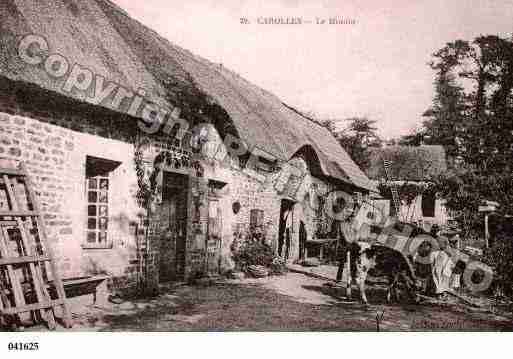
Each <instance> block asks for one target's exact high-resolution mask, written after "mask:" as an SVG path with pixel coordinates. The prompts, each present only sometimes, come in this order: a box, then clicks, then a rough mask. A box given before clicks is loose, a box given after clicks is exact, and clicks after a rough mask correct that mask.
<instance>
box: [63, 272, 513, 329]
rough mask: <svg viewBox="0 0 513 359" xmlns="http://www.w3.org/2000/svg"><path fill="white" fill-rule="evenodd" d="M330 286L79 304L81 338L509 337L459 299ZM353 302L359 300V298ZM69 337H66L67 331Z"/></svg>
mask: <svg viewBox="0 0 513 359" xmlns="http://www.w3.org/2000/svg"><path fill="white" fill-rule="evenodd" d="M325 283H326V281H324V280H322V279H316V278H311V277H309V276H305V275H303V274H299V273H288V274H286V275H284V276H278V277H269V278H264V279H245V280H227V281H219V282H216V283H214V284H212V285H209V286H188V285H187V286H186V285H182V286H167V287H164V288H163V289H162V294H161V295H160V296H159V297H157V298H153V299H147V300H135V301H127V302H123V303H121V304H112V303H110V302H108V301H105V300H104V301H101V302H99V303H97V304H96V305H92V304H91V302H90V301H89V302H88V303H83V300H82V302H81V301H78V302H77V301H75V302H74V304H73V305H72V311H73V316H74V321H75V326H74V328H73V329H71V330H76V331H376V330H377V322H376V315H377V314H381V313H383V311H384V313H383V319H382V320H381V321H380V324H379V329H380V330H381V331H431V330H435V331H512V330H513V317H512V316H511V313H509V314H508V313H505V312H502V313H501V314H500V315H499V314H494V313H493V312H492V311H490V310H489V309H484V308H474V307H470V306H468V305H465V304H464V303H462V302H460V301H458V300H456V299H454V300H447V301H444V302H437V303H430V302H424V303H422V304H419V305H415V304H392V305H386V304H385V302H384V291H383V290H380V288H376V287H374V288H371V289H370V293H369V294H370V295H368V296H369V300H370V301H371V304H370V305H367V306H365V305H363V304H360V303H359V302H357V301H352V300H347V299H344V298H341V297H337V296H334V295H333V293H332V290H330V289H329V288H328V287H326V286H325ZM355 297H356V296H355ZM63 330H64V329H63Z"/></svg>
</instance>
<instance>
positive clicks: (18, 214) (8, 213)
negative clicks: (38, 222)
mask: <svg viewBox="0 0 513 359" xmlns="http://www.w3.org/2000/svg"><path fill="white" fill-rule="evenodd" d="M0 216H2V217H36V216H39V213H37V212H34V211H0Z"/></svg>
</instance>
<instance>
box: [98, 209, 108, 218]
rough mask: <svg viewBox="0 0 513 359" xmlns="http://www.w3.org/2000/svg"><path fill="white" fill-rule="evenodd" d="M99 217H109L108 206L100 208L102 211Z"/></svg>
mask: <svg viewBox="0 0 513 359" xmlns="http://www.w3.org/2000/svg"><path fill="white" fill-rule="evenodd" d="M98 215H99V216H101V217H107V216H108V211H107V206H100V211H99V213H98Z"/></svg>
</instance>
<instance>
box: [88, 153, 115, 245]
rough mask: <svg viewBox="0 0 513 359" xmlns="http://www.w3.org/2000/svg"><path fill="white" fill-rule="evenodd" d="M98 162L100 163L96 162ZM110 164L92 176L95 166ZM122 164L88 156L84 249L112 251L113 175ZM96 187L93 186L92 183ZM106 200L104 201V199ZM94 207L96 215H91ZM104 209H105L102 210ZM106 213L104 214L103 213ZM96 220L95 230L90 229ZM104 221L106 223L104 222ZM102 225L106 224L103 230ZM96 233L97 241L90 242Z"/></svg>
mask: <svg viewBox="0 0 513 359" xmlns="http://www.w3.org/2000/svg"><path fill="white" fill-rule="evenodd" d="M95 161H98V162H95ZM102 163H103V164H106V163H107V164H108V166H107V168H105V169H103V170H97V171H95V173H93V174H91V173H90V172H89V171H88V169H89V168H93V167H92V166H94V165H95V164H102ZM120 164H121V163H120V162H116V161H112V160H107V159H100V158H95V157H91V156H87V159H86V171H85V179H84V197H85V198H84V200H85V221H84V222H85V223H84V228H83V231H84V240H83V242H82V248H83V249H112V248H113V246H114V241H113V238H112V228H111V227H112V226H111V224H112V222H111V214H112V173H113V171H114V170H115V169H116V168H117V167H118V166H119V165H120ZM93 181H94V185H92V186H91V183H93ZM102 183H106V187H105V188H102V187H103V185H102ZM92 193H95V197H94V198H95V200H94V201H92V200H91V199H92V196H91V194H92ZM102 193H105V197H102ZM103 198H105V200H104V201H102V199H103ZM92 206H94V212H95V213H94V215H92V214H91V213H92V212H91V207H92ZM102 207H104V208H105V209H104V210H102ZM103 211H104V212H103ZM93 219H94V228H90V223H92V222H91V220H93ZM102 219H104V220H105V222H102ZM101 223H105V227H104V228H102V227H103V226H101V225H100V224H101ZM90 233H95V241H94V242H90V241H89V234H90ZM102 234H104V241H103V242H100V236H101V235H102Z"/></svg>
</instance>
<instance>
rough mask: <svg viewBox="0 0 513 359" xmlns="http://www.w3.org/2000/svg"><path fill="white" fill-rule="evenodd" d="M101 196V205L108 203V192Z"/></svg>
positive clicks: (103, 192) (102, 193) (101, 193)
mask: <svg viewBox="0 0 513 359" xmlns="http://www.w3.org/2000/svg"><path fill="white" fill-rule="evenodd" d="M99 194H100V201H99V202H101V203H107V192H106V191H102V192H99Z"/></svg>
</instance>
